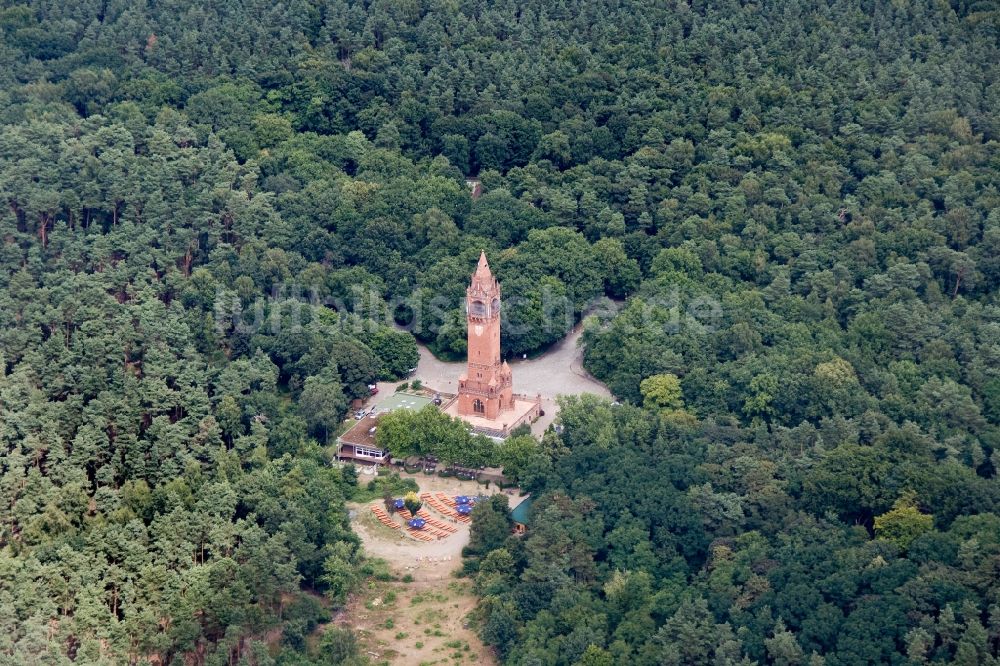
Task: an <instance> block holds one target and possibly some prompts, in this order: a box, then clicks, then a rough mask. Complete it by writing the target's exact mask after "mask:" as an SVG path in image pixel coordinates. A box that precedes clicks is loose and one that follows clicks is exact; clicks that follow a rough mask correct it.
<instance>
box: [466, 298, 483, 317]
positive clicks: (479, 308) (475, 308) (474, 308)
mask: <svg viewBox="0 0 1000 666" xmlns="http://www.w3.org/2000/svg"><path fill="white" fill-rule="evenodd" d="M469 314H470V315H472V316H473V317H485V316H486V303H483V302H482V301H472V302H471V303H469Z"/></svg>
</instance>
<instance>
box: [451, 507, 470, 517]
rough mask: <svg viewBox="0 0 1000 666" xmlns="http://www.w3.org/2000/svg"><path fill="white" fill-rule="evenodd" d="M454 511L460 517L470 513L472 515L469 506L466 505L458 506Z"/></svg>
mask: <svg viewBox="0 0 1000 666" xmlns="http://www.w3.org/2000/svg"><path fill="white" fill-rule="evenodd" d="M455 511H457V512H458V513H459V514H460V515H462V516H467V515H469V514H470V513H472V507H471V506H469V505H468V504H459V505H458V506H457V507H455Z"/></svg>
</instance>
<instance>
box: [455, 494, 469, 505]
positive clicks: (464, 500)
mask: <svg viewBox="0 0 1000 666" xmlns="http://www.w3.org/2000/svg"><path fill="white" fill-rule="evenodd" d="M471 501H472V498H470V497H468V496H466V495H456V496H455V503H456V504H468V503H469V502H471Z"/></svg>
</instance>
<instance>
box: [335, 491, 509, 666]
mask: <svg viewBox="0 0 1000 666" xmlns="http://www.w3.org/2000/svg"><path fill="white" fill-rule="evenodd" d="M403 476H409V477H411V478H413V479H415V480H416V481H417V483H418V484H419V485H420V491H421V492H431V493H436V492H444V493H447V494H449V495H476V494H492V493H494V492H497V491H496V489H495V488H490V489H487V488H485V487H484V486H481V485H479V484H477V483H475V482H473V481H459V480H456V479H442V478H440V477H437V476H427V475H423V474H412V475H407V474H403ZM520 501H521V498H520V497H518V496H516V495H515V496H513V497H510V504H511V507H514V506H516V505H517V504H518V503H519V502H520ZM348 508H350V509H352V510H353V511H354V516H355V517H354V519H353V520H352V523H351V527H352V529H353V530H354V532H355V533H356V534H357V535H358V536H359V537H360V538H361V541H362V543H363V544H364V548H365V552H366V553H367V554H368V555H369V556H371V557H378V558H381V559H383V560H385V561H386V562H387V563H388V565H389V568H390V569H391V571H392V572H393V573H394V574H395V575H396V576H397V578H398V580H396V581H390V582H373V583H371V584H369V585H368V587H367V588H366V589H365V590H363V591H362V592H360V593H358V594H357V595H355V596H354V597H353V598H352V599H351V601H350V603H349V604H348V606H347V609H346V611H345V613H344V614H343V615H342V616H341V617H340V618H339V619H338V623H339V624H342V625H344V626H347V627H350V628H351V629H352V630H353V631H354V632H355V633H356V634H357V636H358V639H359V640H360V642H361V645H362V647H363V651H364V652H365V653H367V655H368V656H369V657H370V658H371V660H372V662H373V663H375V664H390V665H397V664H398V665H399V666H418V665H425V664H426V665H429V664H441V665H443V664H487V665H492V664H495V663H496V660H495V659H494V657H493V654H492V652H491V651H490V650H489V649H488V648H487V647H486V646H484V645H483V644H482V642H481V641H480V640H479V637H478V636H477V635H476V633H475V631H474V630H473V629H472V628H470V627H469V626H468V624H467V620H468V617H469V615H470V613H471V612H472V611H473V609H474V608H475V606H476V597H475V595H474V594H473V592H472V583H471V581H470V580H469V579H463V578H457V577H456V576H455V572H456V571H458V570H459V569H460V568H461V565H462V548H463V547H464V546H465V545H466V544H467V543H468V542H469V528H468V525H462V524H456V527H458V528H459V530H458V532H456V533H455V534H454V535H452V536H450V537H448V538H446V539H441V540H439V541H433V542H430V543H423V542H418V541H414V540H413V539H411V538H409V537H407V536H405V535H403V534H401V533H400V531H399V530H391V529H389V528H387V527H385V526H383V525H381V524H380V523H379V522H378V521H376V520H375V519H374V518H373V516H372V513H371V509H370V508H369V504H360V505H353V504H352V505H348Z"/></svg>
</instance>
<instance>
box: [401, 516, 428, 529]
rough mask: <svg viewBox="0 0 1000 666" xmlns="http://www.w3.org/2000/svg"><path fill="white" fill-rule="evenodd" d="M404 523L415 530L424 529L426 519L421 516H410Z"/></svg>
mask: <svg viewBox="0 0 1000 666" xmlns="http://www.w3.org/2000/svg"><path fill="white" fill-rule="evenodd" d="M406 524H407V525H409V526H410V527H412V528H413V529H415V530H422V529H424V525H426V524H427V521H426V520H424V519H423V518H411V519H410V520H409V521H407V523H406Z"/></svg>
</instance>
